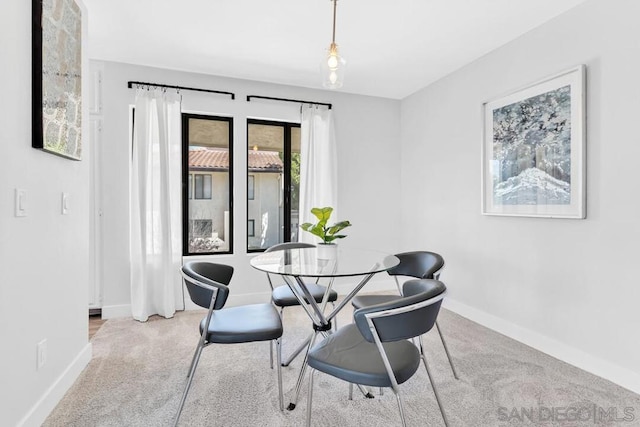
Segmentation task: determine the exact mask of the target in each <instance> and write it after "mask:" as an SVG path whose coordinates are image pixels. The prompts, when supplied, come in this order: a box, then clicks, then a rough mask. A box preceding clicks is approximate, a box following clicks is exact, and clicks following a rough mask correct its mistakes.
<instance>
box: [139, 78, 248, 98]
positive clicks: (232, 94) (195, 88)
mask: <svg viewBox="0 0 640 427" xmlns="http://www.w3.org/2000/svg"><path fill="white" fill-rule="evenodd" d="M134 86H142V87H144V86H149V87H161V88H167V89H177V90H190V91H192V92H207V93H217V94H219V95H225V96H230V97H231V99H236V94H235V93H233V92H225V91H222V90H213V89H200V88H197V87H186V86H173V85H165V84H160V83H147V82H128V83H127V87H128V88H129V89H132V88H133V87H134Z"/></svg>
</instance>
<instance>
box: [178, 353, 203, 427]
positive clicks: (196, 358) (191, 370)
mask: <svg viewBox="0 0 640 427" xmlns="http://www.w3.org/2000/svg"><path fill="white" fill-rule="evenodd" d="M203 348H204V345H203V344H202V343H198V347H196V351H195V353H194V355H193V360H192V361H191V367H190V368H189V375H188V376H187V385H186V386H185V388H184V392H183V393H182V399H181V400H180V406H179V407H178V413H177V414H176V418H175V421H174V422H173V425H174V427H175V426H177V425H178V420H179V419H180V414H182V408H183V407H184V402H185V401H186V400H187V394H189V389H190V388H191V382H192V381H193V375H194V374H195V372H196V368H197V367H198V362H199V361H200V355H201V354H202V349H203Z"/></svg>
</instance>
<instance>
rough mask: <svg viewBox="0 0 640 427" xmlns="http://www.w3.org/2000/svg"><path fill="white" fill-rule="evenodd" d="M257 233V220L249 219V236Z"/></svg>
mask: <svg viewBox="0 0 640 427" xmlns="http://www.w3.org/2000/svg"><path fill="white" fill-rule="evenodd" d="M255 235H256V220H255V219H250V220H249V221H247V236H249V237H254V236H255Z"/></svg>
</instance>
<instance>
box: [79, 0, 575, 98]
mask: <svg viewBox="0 0 640 427" xmlns="http://www.w3.org/2000/svg"><path fill="white" fill-rule="evenodd" d="M583 1H585V0H388V1H381V0H340V1H339V2H338V14H337V29H336V42H337V43H338V45H339V47H340V52H341V55H342V56H343V57H344V58H345V59H346V60H347V69H346V75H345V84H344V86H343V88H342V89H340V90H341V91H344V92H348V93H357V94H363V95H373V96H381V97H387V98H395V99H402V98H404V97H405V96H407V95H410V94H411V93H413V92H415V91H417V90H419V89H420V88H422V87H424V86H426V85H428V84H429V83H432V82H434V81H436V80H438V79H440V78H441V77H443V76H445V75H447V74H449V73H451V72H452V71H454V70H456V69H458V68H460V67H462V66H464V65H465V64H468V63H469V62H471V61H473V60H475V59H477V58H479V57H481V56H482V55H484V54H486V53H488V52H490V51H491V50H493V49H495V48H497V47H499V46H501V45H504V44H505V43H507V42H509V41H510V40H513V39H514V38H516V37H518V36H519V35H521V34H524V33H525V32H527V31H529V30H531V29H533V28H535V27H537V26H539V25H540V24H542V23H544V22H546V21H548V20H549V19H551V18H553V17H555V16H557V15H559V14H561V13H562V12H564V11H566V10H568V9H570V8H572V7H574V6H576V5H578V4H580V3H582V2H583ZM84 3H85V4H86V6H87V9H88V13H89V56H90V57H91V58H94V59H103V60H112V61H119V62H126V63H131V64H141V65H150V66H156V67H162V68H170V69H177V70H186V71H192V72H199V73H206V74H214V75H219V76H227V77H236V78H243V79H250V80H257V81H264V82H271V83H282V84H288V85H295V86H304V87H310V88H318V89H321V88H322V87H321V79H320V68H319V64H320V60H321V58H322V56H323V55H324V52H325V50H326V49H327V47H328V46H329V43H330V42H331V20H332V3H331V2H330V1H329V0H271V1H265V0H182V1H176V0H133V1H132V0H84Z"/></svg>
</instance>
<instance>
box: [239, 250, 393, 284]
mask: <svg viewBox="0 0 640 427" xmlns="http://www.w3.org/2000/svg"><path fill="white" fill-rule="evenodd" d="M327 249H328V250H327ZM399 263H400V260H399V259H398V258H397V257H396V256H395V255H391V254H387V253H385V252H379V251H373V250H370V249H355V248H342V247H341V246H339V245H336V246H333V247H331V248H327V247H322V248H321V247H315V248H299V249H285V250H281V251H273V252H264V253H262V254H260V255H258V256H256V257H254V258H252V259H251V261H250V264H251V266H252V267H254V268H256V269H258V270H260V271H264V272H267V273H273V274H283V275H287V276H300V277H345V276H361V275H365V274H371V273H378V272H381V271H387V270H389V269H391V268H393V267H395V266H396V265H398V264H399Z"/></svg>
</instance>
